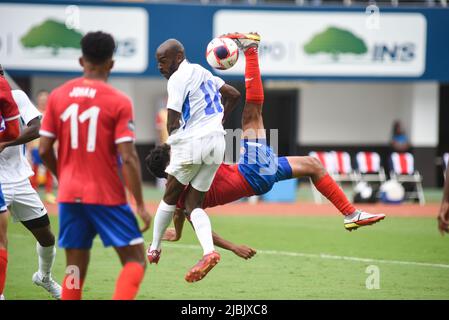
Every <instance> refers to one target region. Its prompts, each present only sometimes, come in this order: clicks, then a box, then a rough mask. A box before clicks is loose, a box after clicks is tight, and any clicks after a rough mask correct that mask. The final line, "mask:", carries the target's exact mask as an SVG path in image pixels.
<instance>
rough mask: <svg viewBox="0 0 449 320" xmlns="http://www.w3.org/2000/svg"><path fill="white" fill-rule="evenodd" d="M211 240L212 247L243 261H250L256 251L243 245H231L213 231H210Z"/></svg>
mask: <svg viewBox="0 0 449 320" xmlns="http://www.w3.org/2000/svg"><path fill="white" fill-rule="evenodd" d="M212 239H213V240H214V245H216V246H217V247H220V248H223V249H226V250H229V251H232V252H234V254H235V255H236V256H238V257H240V258H243V259H245V260H247V259H251V258H252V257H253V256H254V255H255V254H256V250H254V249H252V248H250V247H247V246H245V245H237V244H235V243H232V242H231V241H229V240H226V239H224V238H222V237H221V236H219V235H218V234H217V233H216V232H214V231H212Z"/></svg>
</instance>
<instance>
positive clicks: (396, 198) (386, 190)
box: [380, 180, 405, 203]
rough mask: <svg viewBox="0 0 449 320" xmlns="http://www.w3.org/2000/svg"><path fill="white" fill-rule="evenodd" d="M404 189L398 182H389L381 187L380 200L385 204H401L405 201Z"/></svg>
mask: <svg viewBox="0 0 449 320" xmlns="http://www.w3.org/2000/svg"><path fill="white" fill-rule="evenodd" d="M404 196H405V190H404V187H403V186H402V185H401V184H400V183H399V182H397V181H396V180H388V181H387V182H384V183H383V184H382V185H381V186H380V199H381V200H382V202H385V203H401V202H402V201H403V200H404Z"/></svg>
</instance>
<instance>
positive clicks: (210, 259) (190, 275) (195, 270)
mask: <svg viewBox="0 0 449 320" xmlns="http://www.w3.org/2000/svg"><path fill="white" fill-rule="evenodd" d="M219 261H220V254H219V253H218V252H216V251H212V252H211V253H208V254H206V255H204V256H203V258H202V259H201V260H200V261H198V263H197V264H196V265H194V266H193V267H192V269H190V270H189V272H187V274H186V276H185V279H186V281H187V282H196V281H200V280H201V279H203V278H204V277H205V276H206V275H207V273H208V272H209V271H210V270H212V268H213V267H215V266H216V265H217V263H218V262H219Z"/></svg>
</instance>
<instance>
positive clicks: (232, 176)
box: [177, 164, 255, 209]
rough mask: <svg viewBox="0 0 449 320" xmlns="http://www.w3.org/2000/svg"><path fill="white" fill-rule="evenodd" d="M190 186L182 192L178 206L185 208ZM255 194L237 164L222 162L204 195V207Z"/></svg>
mask: <svg viewBox="0 0 449 320" xmlns="http://www.w3.org/2000/svg"><path fill="white" fill-rule="evenodd" d="M188 188H190V187H186V189H185V190H184V192H183V193H182V194H181V197H180V198H179V201H178V204H177V207H178V208H184V199H185V196H186V193H187V190H188ZM253 195H255V192H254V190H253V189H252V188H251V186H250V185H249V183H248V181H246V179H245V178H244V177H243V176H242V174H241V173H240V171H239V169H238V165H237V164H233V165H228V164H221V165H220V167H219V168H218V170H217V173H216V174H215V178H214V180H213V181H212V185H211V186H210V189H209V191H207V192H206V195H205V196H204V201H203V209H206V208H212V207H216V206H220V205H223V204H226V203H230V202H234V201H236V200H238V199H241V198H245V197H251V196H253Z"/></svg>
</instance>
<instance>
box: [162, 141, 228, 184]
mask: <svg viewBox="0 0 449 320" xmlns="http://www.w3.org/2000/svg"><path fill="white" fill-rule="evenodd" d="M225 148H226V143H225V139H224V136H223V135H221V134H219V135H213V136H207V137H204V138H201V139H196V140H189V141H186V142H182V143H177V144H175V145H172V146H171V150H170V163H169V165H168V166H167V168H166V169H165V172H166V173H168V174H169V175H171V176H173V177H175V178H176V180H178V181H179V182H180V183H182V184H183V185H188V184H189V183H190V184H191V185H192V187H193V188H195V189H196V190H198V191H201V192H207V191H208V190H209V188H210V186H211V184H212V181H213V180H214V177H215V173H216V172H217V170H218V167H219V166H220V165H221V163H222V162H223V157H224V153H225Z"/></svg>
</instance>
